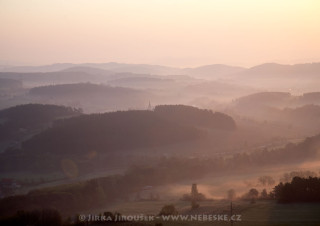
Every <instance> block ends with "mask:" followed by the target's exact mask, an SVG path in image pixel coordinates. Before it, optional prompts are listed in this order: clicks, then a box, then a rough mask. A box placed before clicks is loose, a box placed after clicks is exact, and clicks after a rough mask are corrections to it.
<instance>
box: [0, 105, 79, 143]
mask: <svg viewBox="0 0 320 226" xmlns="http://www.w3.org/2000/svg"><path fill="white" fill-rule="evenodd" d="M80 114H81V110H79V109H73V108H71V107H64V106H57V105H48V104H26V105H18V106H15V107H11V108H7V109H4V110H1V111H0V121H1V123H0V141H4V140H7V141H9V140H12V139H18V138H19V137H21V136H23V135H28V133H29V132H31V131H33V130H35V129H38V128H40V127H41V128H42V129H43V128H45V127H46V126H47V124H48V123H51V122H52V121H54V120H55V119H58V118H61V117H70V116H77V115H80Z"/></svg>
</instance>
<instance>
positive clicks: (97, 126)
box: [0, 106, 234, 172]
mask: <svg viewBox="0 0 320 226" xmlns="http://www.w3.org/2000/svg"><path fill="white" fill-rule="evenodd" d="M159 109H162V110H164V109H167V110H170V109H171V110H172V114H168V112H166V111H163V113H161V112H160V111H159ZM174 111H178V112H179V114H180V115H181V118H180V119H181V120H177V116H176V115H175V114H174ZM190 112H191V113H192V114H191V116H190ZM204 116H205V117H204ZM188 118H189V119H190V121H191V123H188V122H187V121H186V119H188ZM202 118H203V119H202ZM202 120H206V122H207V124H208V125H210V127H211V128H212V127H213V126H214V124H216V126H217V129H223V127H225V129H227V130H230V129H232V128H234V122H233V119H232V118H230V117H228V116H226V115H223V114H218V113H215V114H214V113H212V112H211V113H210V112H207V111H205V110H199V109H195V108H192V107H181V106H180V107H179V106H171V107H170V106H164V107H158V108H157V109H156V110H155V111H123V112H112V113H105V114H91V115H81V116H78V117H73V118H69V119H62V120H58V121H56V122H55V123H54V125H53V126H52V127H51V128H49V129H47V130H45V131H43V132H42V133H40V134H37V135H36V136H34V137H32V138H31V139H29V140H27V141H25V142H23V143H22V147H21V149H11V150H7V151H6V152H5V153H3V154H1V155H0V163H1V164H0V165H1V166H0V167H1V168H0V170H1V171H21V170H23V171H25V170H29V171H39V170H41V171H42V172H43V171H46V170H49V171H56V170H60V167H61V165H60V163H61V161H62V160H63V159H66V158H67V159H73V160H74V161H76V162H81V164H83V165H88V164H87V163H88V162H91V163H92V161H95V160H97V159H99V160H101V161H102V160H103V159H104V158H107V157H106V154H108V155H109V156H110V154H119V153H121V152H123V151H125V152H126V153H128V152H129V153H131V154H133V153H134V151H135V149H139V148H151V147H159V146H163V145H168V144H174V143H179V142H185V141H190V140H195V139H199V138H201V137H204V136H205V131H203V130H200V129H198V128H196V127H203V122H202ZM223 121H224V122H223ZM223 123H224V124H225V125H224V126H223ZM151 151H152V150H151V149H150V152H151ZM150 154H151V153H150ZM109 160H110V159H109ZM13 162H15V164H12V163H13ZM85 168H87V166H86V167H85Z"/></svg>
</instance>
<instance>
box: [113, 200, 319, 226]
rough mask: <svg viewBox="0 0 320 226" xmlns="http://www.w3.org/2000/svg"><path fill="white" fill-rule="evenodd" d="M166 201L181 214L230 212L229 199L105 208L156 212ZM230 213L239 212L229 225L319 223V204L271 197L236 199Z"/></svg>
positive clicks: (136, 203)
mask: <svg viewBox="0 0 320 226" xmlns="http://www.w3.org/2000/svg"><path fill="white" fill-rule="evenodd" d="M166 204H173V205H175V207H176V209H177V210H178V212H179V214H182V215H185V214H190V215H198V214H199V215H202V214H205V215H218V214H227V215H230V202H229V201H227V200H218V201H207V202H201V203H200V207H199V209H196V210H193V211H191V210H190V203H189V202H184V201H173V200H172V201H145V202H128V203H123V204H118V205H114V206H113V207H111V208H110V209H109V210H112V211H117V212H120V213H121V214H123V215H140V214H141V213H144V214H146V215H156V214H158V213H159V212H160V210H161V208H162V206H164V205H166ZM233 207H234V210H233V214H236V215H241V221H238V222H234V223H233V225H239V226H240V225H241V226H251V225H252V226H255V225H258V226H267V225H272V226H276V225H277V226H278V225H279V226H280V225H281V226H284V225H288V226H289V225H290V226H291V225H295V226H298V225H299V226H300V225H301V226H306V225H320V214H319V213H320V204H310V203H300V204H278V203H276V202H275V201H257V202H256V203H254V204H251V203H250V202H248V201H236V202H234V204H233ZM156 222H161V223H162V224H163V225H164V226H167V225H168V226H169V225H202V226H206V225H231V222H226V221H202V222H201V221H196V220H193V221H188V220H183V221H181V220H180V221H162V220H156Z"/></svg>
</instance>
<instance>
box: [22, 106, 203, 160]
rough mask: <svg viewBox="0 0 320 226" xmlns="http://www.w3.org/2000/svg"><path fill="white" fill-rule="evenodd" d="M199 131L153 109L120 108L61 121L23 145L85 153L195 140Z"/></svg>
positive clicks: (39, 150) (36, 149)
mask: <svg viewBox="0 0 320 226" xmlns="http://www.w3.org/2000/svg"><path fill="white" fill-rule="evenodd" d="M199 136H200V132H199V131H198V130H197V129H195V128H192V127H187V126H182V125H178V124H176V123H172V122H168V121H166V120H164V119H161V118H160V117H158V116H157V115H155V114H154V113H153V112H152V111H119V112H111V113H105V114H91V115H83V116H80V117H75V118H71V119H66V120H59V121H57V122H56V123H55V125H54V126H53V127H52V128H50V129H48V130H47V131H44V132H43V133H41V134H39V135H37V136H35V137H34V138H33V139H31V140H29V141H26V142H25V143H23V144H22V147H23V149H24V150H25V151H27V152H28V153H30V154H35V153H37V154H40V153H43V151H44V150H45V151H46V152H50V153H55V154H85V153H87V152H89V151H91V150H95V151H97V152H98V153H99V152H100V153H103V152H115V151H118V150H124V149H126V150H128V149H135V148H140V147H152V146H159V145H165V144H170V143H175V142H179V141H184V140H189V139H195V138H198V137H199Z"/></svg>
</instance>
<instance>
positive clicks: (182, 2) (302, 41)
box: [0, 0, 320, 67]
mask: <svg viewBox="0 0 320 226" xmlns="http://www.w3.org/2000/svg"><path fill="white" fill-rule="evenodd" d="M319 12H320V2H319V1H317V0H304V1H302V0H282V1H276V0H260V1H256V0H242V1H238V0H224V1H222V0H221V1H219V0H212V1H209V0H202V1H199V0H135V1H134V0H121V1H119V0H106V1H102V0H90V1H89V0H68V1H63V0H46V1H43V0H32V1H24V0H20V1H19V0H1V1H0V29H1V35H0V52H1V54H0V64H2V65H40V64H52V63H64V62H70V63H84V62H94V63H101V62H110V61H114V62H125V63H147V64H160V65H169V66H178V67H191V66H199V65H205V64H216V63H221V64H230V65H238V66H246V67H249V66H253V65H257V64H260V63H265V62H278V63H285V64H292V63H305V62H318V61H319V60H320V41H319V40H320V29H319V24H320V13H319Z"/></svg>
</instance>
